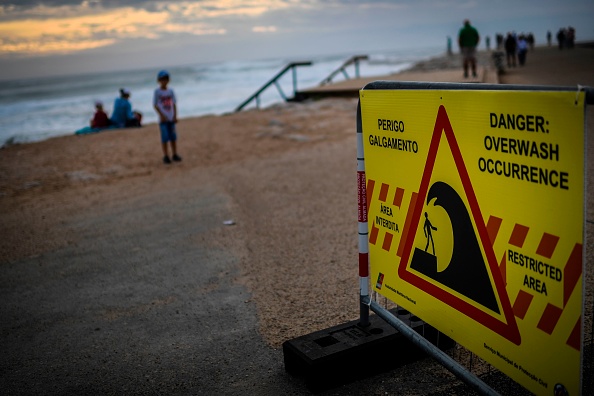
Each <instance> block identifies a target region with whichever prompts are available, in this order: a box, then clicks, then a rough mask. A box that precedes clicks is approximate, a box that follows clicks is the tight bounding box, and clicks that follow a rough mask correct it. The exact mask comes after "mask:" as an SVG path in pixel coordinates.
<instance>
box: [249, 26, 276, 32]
mask: <svg viewBox="0 0 594 396" xmlns="http://www.w3.org/2000/svg"><path fill="white" fill-rule="evenodd" d="M276 31H277V28H276V26H254V27H253V28H252V32H254V33H274V32H276Z"/></svg>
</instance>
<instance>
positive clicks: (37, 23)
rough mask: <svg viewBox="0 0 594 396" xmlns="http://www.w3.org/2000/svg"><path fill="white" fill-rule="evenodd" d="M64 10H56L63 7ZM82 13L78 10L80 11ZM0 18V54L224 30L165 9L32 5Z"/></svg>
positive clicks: (73, 48)
mask: <svg viewBox="0 0 594 396" xmlns="http://www.w3.org/2000/svg"><path fill="white" fill-rule="evenodd" d="M64 7H65V9H62V8H64ZM83 11H84V12H83ZM19 16H20V18H17V19H14V20H11V21H4V22H0V53H4V54H19V55H43V54H56V53H62V54H64V53H71V52H76V51H82V50H88V49H94V48H98V47H103V46H108V45H112V44H114V43H116V42H118V41H122V40H126V39H135V38H148V39H158V38H160V37H162V36H163V35H165V34H191V35H213V34H215V35H220V34H225V33H226V30H225V29H223V28H220V27H216V26H210V25H208V24H206V23H202V22H200V21H197V20H179V21H175V20H174V19H175V18H174V16H173V15H172V14H171V13H169V12H167V11H166V10H156V11H147V10H145V9H135V8H131V7H126V8H118V9H111V10H108V9H103V8H89V6H88V5H86V4H82V5H79V6H76V7H69V6H61V7H54V8H47V7H46V6H38V7H35V8H31V9H28V10H25V11H23V12H21V13H20V14H19Z"/></svg>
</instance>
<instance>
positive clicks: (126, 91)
mask: <svg viewBox="0 0 594 396" xmlns="http://www.w3.org/2000/svg"><path fill="white" fill-rule="evenodd" d="M120 92H121V93H122V95H130V90H129V89H128V88H122V89H120Z"/></svg>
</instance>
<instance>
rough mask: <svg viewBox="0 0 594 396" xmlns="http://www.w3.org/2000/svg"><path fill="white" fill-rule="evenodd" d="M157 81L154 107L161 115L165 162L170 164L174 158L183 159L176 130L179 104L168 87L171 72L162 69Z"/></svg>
mask: <svg viewBox="0 0 594 396" xmlns="http://www.w3.org/2000/svg"><path fill="white" fill-rule="evenodd" d="M157 81H158V82H159V88H157V89H155V94H154V95H153V107H154V108H155V111H156V112H157V114H158V115H159V129H160V130H161V146H162V148H163V162H164V163H165V164H170V163H171V160H172V159H173V160H174V161H181V157H180V156H179V155H177V143H176V142H177V133H176V131H175V124H176V123H177V104H176V100H175V93H174V92H173V89H171V88H169V87H167V85H168V84H169V72H167V70H161V71H160V72H159V73H158V74H157ZM167 143H169V144H170V145H171V154H172V157H171V158H169V150H168V147H167Z"/></svg>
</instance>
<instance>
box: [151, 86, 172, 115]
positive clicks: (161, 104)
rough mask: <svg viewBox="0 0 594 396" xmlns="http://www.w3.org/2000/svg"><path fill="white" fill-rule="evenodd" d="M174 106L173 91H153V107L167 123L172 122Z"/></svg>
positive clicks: (158, 89) (168, 89)
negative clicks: (156, 108) (155, 107)
mask: <svg viewBox="0 0 594 396" xmlns="http://www.w3.org/2000/svg"><path fill="white" fill-rule="evenodd" d="M174 105H175V94H174V93H173V89H171V88H167V89H161V88H157V89H155V94H154V95H153V106H157V107H158V108H159V110H161V113H163V115H164V116H165V118H166V119H167V121H173V116H174V114H175V113H174V107H173V106H174Z"/></svg>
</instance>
